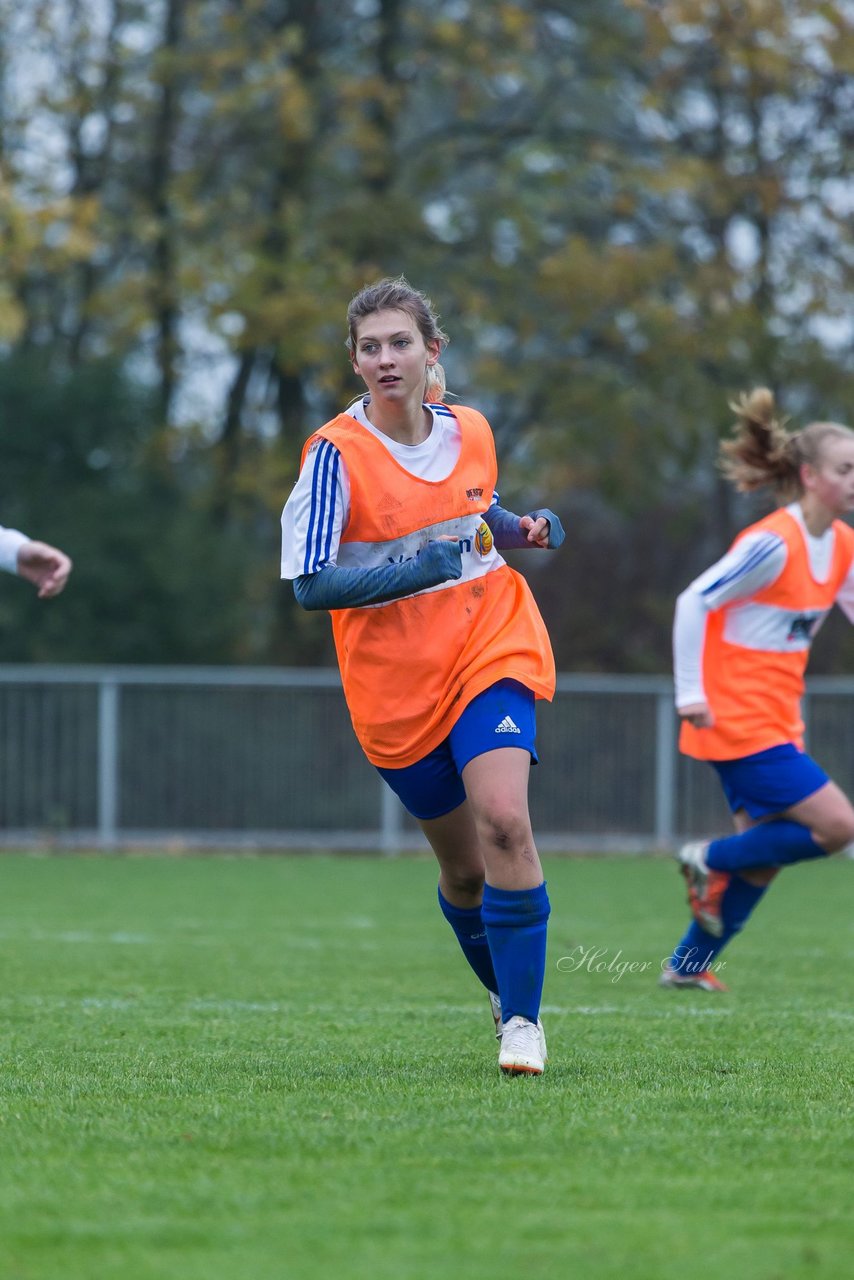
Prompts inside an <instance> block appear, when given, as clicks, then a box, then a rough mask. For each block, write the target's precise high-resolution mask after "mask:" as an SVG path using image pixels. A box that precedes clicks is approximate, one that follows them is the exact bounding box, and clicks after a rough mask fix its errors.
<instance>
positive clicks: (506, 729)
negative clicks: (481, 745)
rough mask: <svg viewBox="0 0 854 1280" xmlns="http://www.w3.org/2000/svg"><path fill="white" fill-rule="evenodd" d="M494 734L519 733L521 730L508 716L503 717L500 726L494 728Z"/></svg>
mask: <svg viewBox="0 0 854 1280" xmlns="http://www.w3.org/2000/svg"><path fill="white" fill-rule="evenodd" d="M495 732H496V733H521V732H522V730H521V729H520V728H519V726H518V724H514V723H513V721H512V720H511V719H510V717H509V716H505V717H504V719H503V720H502V721H501V724H499V725H498V726H497V727H496V730H495Z"/></svg>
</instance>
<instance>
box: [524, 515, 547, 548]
mask: <svg viewBox="0 0 854 1280" xmlns="http://www.w3.org/2000/svg"><path fill="white" fill-rule="evenodd" d="M519 528H520V529H521V530H522V532H523V533H524V534H526V536H527V538H528V541H529V542H532V543H534V544H535V545H536V546H538V547H547V546H548V545H549V531H550V530H551V524H550V523H549V521H548V520H547V519H546V517H545V516H537V518H536V520H534V519H533V517H532V516H521V517H520V519H519Z"/></svg>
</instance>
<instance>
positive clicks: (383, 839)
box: [380, 778, 403, 858]
mask: <svg viewBox="0 0 854 1280" xmlns="http://www.w3.org/2000/svg"><path fill="white" fill-rule="evenodd" d="M402 830H403V805H402V804H401V803H400V801H399V800H398V798H397V796H396V795H395V793H394V792H393V791H392V789H391V787H390V786H389V785H388V783H387V782H386V781H385V779H384V778H380V851H381V852H382V854H383V856H384V857H386V858H396V857H397V855H398V854H399V853H400V836H401V832H402Z"/></svg>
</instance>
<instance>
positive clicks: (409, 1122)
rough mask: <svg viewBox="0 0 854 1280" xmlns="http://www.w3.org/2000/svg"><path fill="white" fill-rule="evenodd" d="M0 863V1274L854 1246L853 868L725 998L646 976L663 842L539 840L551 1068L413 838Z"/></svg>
mask: <svg viewBox="0 0 854 1280" xmlns="http://www.w3.org/2000/svg"><path fill="white" fill-rule="evenodd" d="M0 869H2V881H3V900H2V907H0V958H2V973H3V985H2V990H1V991H0V1000H2V1023H0V1025H2V1061H0V1276H2V1280H48V1278H50V1280H54V1278H57V1280H58V1278H59V1277H62V1278H63V1280H77V1278H78V1277H79V1278H80V1280H101V1278H102V1277H103V1278H107V1277H109V1278H110V1280H143V1278H144V1280H170V1278H171V1277H180V1280H202V1278H204V1280H231V1278H232V1277H234V1280H237V1278H238V1277H240V1278H242V1277H250V1278H251V1280H268V1278H274V1277H275V1278H277V1280H278V1278H279V1277H287V1278H291V1277H293V1278H295V1280H302V1278H303V1277H305V1278H306V1280H308V1278H309V1277H311V1278H312V1280H327V1277H328V1278H329V1280H335V1278H338V1277H341V1278H342V1280H433V1277H448V1280H456V1278H457V1277H464V1278H465V1280H505V1278H507V1277H513V1278H515V1277H519V1278H520V1280H541V1278H542V1280H546V1277H548V1280H560V1278H562V1277H564V1276H566V1277H573V1278H577V1280H605V1278H608V1280H610V1278H611V1277H614V1278H615V1280H616V1277H628V1278H629V1280H647V1278H648V1280H685V1278H686V1277H690V1278H694V1277H700V1276H706V1275H708V1276H716V1277H717V1276H724V1277H726V1280H742V1278H744V1280H783V1278H785V1280H796V1278H798V1280H799V1278H800V1277H804V1278H805V1280H806V1278H807V1277H809V1278H810V1280H815V1278H816V1277H820V1278H824V1277H827V1278H833V1280H837V1278H839V1280H842V1277H847V1276H849V1275H850V1274H851V1266H852V1262H851V1259H852V1253H854V1231H852V1215H851V1187H852V1172H854V1158H852V1147H853V1146H854V1144H852V1110H853V1108H852V1093H854V1085H853V1084H852V1077H853V1076H854V1073H852V1065H853V1064H854V1012H852V1003H851V992H852V969H853V968H854V927H852V911H851V903H852V896H854V863H852V862H845V861H836V862H835V863H831V864H828V865H826V866H816V865H808V866H805V867H797V868H794V869H793V870H791V871H790V872H788V873H787V874H786V875H785V876H783V877H781V878H780V880H779V881H778V882H777V884H776V885H775V886H774V888H773V890H772V892H771V894H769V897H768V900H767V902H765V903H764V904H763V905H762V907H761V908H760V910H759V912H758V913H757V917H756V919H755V921H754V923H753V926H752V928H751V929H750V930H749V931H748V932H747V933H746V934H745V935H744V937H743V938H741V939H739V940H737V941H736V943H735V944H734V945H733V946H732V948H731V950H730V952H729V953H728V954H727V959H728V962H729V963H728V964H727V966H726V968H725V969H724V970H723V971H722V974H721V976H722V977H724V979H725V980H726V981H728V982H729V983H730V984H731V987H732V994H731V995H729V996H727V997H721V996H710V995H705V994H702V993H696V992H690V993H687V992H673V991H663V990H660V989H658V988H657V987H656V986H655V975H656V973H657V970H658V966H659V964H660V961H661V959H662V957H663V956H664V955H665V954H666V953H667V951H668V948H669V945H670V944H672V943H673V942H674V941H675V940H676V937H677V936H678V932H679V931H680V930H681V926H682V924H683V922H684V909H683V903H682V891H681V882H680V881H679V879H678V876H677V874H676V871H675V869H674V867H673V865H672V864H671V863H669V862H667V861H666V860H662V859H615V858H609V859H601V860H599V859H580V860H569V859H566V860H564V859H552V860H550V861H549V862H548V864H547V875H548V881H549V892H550V896H551V901H552V926H551V932H550V954H549V969H548V974H547V979H546V992H545V997H544V999H545V1008H544V1021H545V1024H546V1030H547V1032H548V1036H549V1052H550V1059H551V1060H550V1064H549V1067H548V1068H547V1072H546V1075H545V1076H544V1077H543V1078H542V1079H539V1080H537V1079H526V1078H522V1079H505V1078H502V1077H501V1076H500V1075H499V1073H498V1071H497V1067H496V1045H495V1040H494V1038H493V1036H492V1024H491V1020H490V1016H489V1009H488V1005H487V1001H486V999H485V997H484V996H483V995H482V994H481V992H480V990H479V988H478V987H477V984H476V981H475V979H474V978H473V976H472V975H471V974H470V972H469V970H468V969H467V967H466V966H465V964H464V961H463V960H462V957H461V955H460V954H459V953H458V952H457V950H456V943H455V941H454V939H453V936H452V934H451V933H450V930H449V929H448V926H447V925H446V924H445V922H444V921H443V920H442V918H441V916H440V914H439V912H438V909H437V908H436V906H435V873H434V869H433V865H432V863H431V862H430V861H429V860H427V859H426V858H425V859H423V860H422V859H418V858H411V859H404V860H400V861H393V862H382V861H379V860H372V859H368V858H361V857H354V856H350V857H340V858H332V857H328V858H327V857H311V858H277V857H265V858H227V857H216V856H214V857H205V858H203V857H194V858H180V859H170V858H166V857H139V858H105V857H97V856H91V857H86V856H62V857H59V856H46V857H24V856H17V855H15V856H12V855H10V856H4V857H3V858H2V861H0ZM579 947H580V948H581V949H582V951H587V950H591V949H592V950H596V951H601V952H602V953H603V954H602V955H601V956H600V957H599V959H598V962H593V961H592V959H591V962H590V963H589V964H584V965H582V966H581V968H576V969H575V972H572V973H568V972H564V971H561V969H560V968H559V967H558V962H559V961H560V960H561V958H562V957H565V956H568V955H574V956H575V957H576V958H577V957H578V956H579V955H581V954H582V951H578V950H577V948H579ZM622 962H626V963H628V964H630V965H633V966H635V968H634V971H631V970H627V971H624V972H622V974H621V972H620V969H619V966H620V964H621V963H622ZM597 963H598V964H599V965H600V966H601V965H602V964H603V963H604V964H605V965H608V964H611V965H612V968H611V971H610V972H608V971H607V969H606V970H605V971H601V970H600V971H597ZM644 965H646V966H647V968H646V971H645V972H641V971H640V968H641V966H644ZM563 967H564V968H565V967H566V966H563Z"/></svg>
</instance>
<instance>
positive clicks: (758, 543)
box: [673, 502, 854, 708]
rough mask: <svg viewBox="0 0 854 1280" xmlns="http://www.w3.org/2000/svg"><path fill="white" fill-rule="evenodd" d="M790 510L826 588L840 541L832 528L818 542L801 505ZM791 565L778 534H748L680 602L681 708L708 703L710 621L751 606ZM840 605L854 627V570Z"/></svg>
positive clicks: (676, 644)
mask: <svg viewBox="0 0 854 1280" xmlns="http://www.w3.org/2000/svg"><path fill="white" fill-rule="evenodd" d="M786 510H787V511H788V512H789V513H790V514H791V515H792V516H794V518H795V519H796V520H797V522H798V524H799V525H800V527H801V530H802V531H803V535H804V541H805V543H806V548H807V553H808V555H809V562H810V571H811V572H812V575H813V577H814V578H815V580H816V582H826V581H827V578H828V575H829V573H830V566H831V564H832V562H833V549H834V542H835V539H836V535H835V533H834V532H833V528H832V527H831V528H829V529H827V530H826V532H825V533H823V534H822V535H821V536H820V537H814V536H813V534H811V533H810V532H809V530H808V529H807V527H806V525H805V524H804V517H803V512H802V511H801V504H800V503H799V502H793V503H791V504H790V505H789V506H788V507H787V508H786ZM785 565H786V544H785V542H784V541H783V539H782V538H780V537H778V536H777V534H776V533H770V532H768V531H767V530H757V531H756V532H755V533H748V534H745V536H744V537H743V538H740V539H739V541H738V542H737V543H736V545H735V546H734V547H733V548H731V550H729V551H728V552H727V553H726V555H725V556H722V557H721V559H720V560H718V561H717V563H716V564H713V565H712V567H711V568H710V569H707V570H706V572H705V573H701V574H700V576H699V578H695V579H694V581H693V582H692V583H691V585H690V586H689V587H686V589H685V590H684V591H683V592H682V594H681V595H680V596H679V599H678V600H677V602H676V619H675V622H674V626H673V659H674V673H675V680H676V706H677V707H678V708H681V707H689V706H695V705H697V704H698V703H702V702H705V701H706V694H705V690H704V687H703V674H702V673H703V642H704V639H705V633H706V615H707V614H708V613H709V612H710V611H711V610H712V609H720V608H721V607H722V606H723V605H725V604H734V603H735V602H736V601H739V600H748V599H750V598H751V597H752V596H755V595H757V594H758V593H759V592H760V591H764V590H765V588H766V587H770V586H771V584H772V583H773V582H776V580H777V578H779V576H780V574H781V573H782V572H783V569H784V568H785ZM836 603H837V604H838V605H839V607H840V608H841V609H842V610H843V612H844V613H845V614H846V616H847V617H848V618H850V620H851V621H852V622H854V565H852V568H851V571H850V572H849V574H848V577H847V578H846V579H845V581H844V582H843V584H842V586H841V588H840V590H839V594H838V595H837V597H836Z"/></svg>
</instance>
